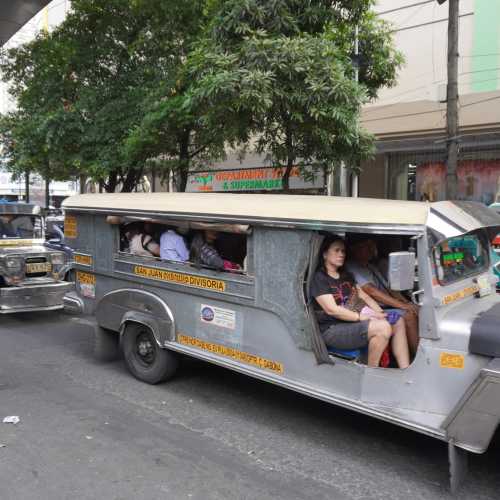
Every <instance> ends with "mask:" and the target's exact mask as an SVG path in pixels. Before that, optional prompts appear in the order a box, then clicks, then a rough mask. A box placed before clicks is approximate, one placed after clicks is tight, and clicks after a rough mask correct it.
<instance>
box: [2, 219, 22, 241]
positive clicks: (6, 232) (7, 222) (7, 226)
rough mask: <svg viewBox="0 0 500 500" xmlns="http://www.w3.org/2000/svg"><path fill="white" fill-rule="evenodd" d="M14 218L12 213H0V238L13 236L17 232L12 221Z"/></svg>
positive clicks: (16, 234) (16, 235)
mask: <svg viewBox="0 0 500 500" xmlns="http://www.w3.org/2000/svg"><path fill="white" fill-rule="evenodd" d="M13 220H14V215H12V214H8V215H0V236H1V237H2V238H15V237H18V236H19V234H18V232H17V231H16V228H15V227H14V226H13V224H12V221H13Z"/></svg>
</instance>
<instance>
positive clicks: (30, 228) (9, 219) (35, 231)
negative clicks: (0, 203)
mask: <svg viewBox="0 0 500 500" xmlns="http://www.w3.org/2000/svg"><path fill="white" fill-rule="evenodd" d="M41 237H42V219H41V217H38V216H36V215H14V214H5V215H0V238H2V239H5V238H9V239H10V238H20V239H23V238H41Z"/></svg>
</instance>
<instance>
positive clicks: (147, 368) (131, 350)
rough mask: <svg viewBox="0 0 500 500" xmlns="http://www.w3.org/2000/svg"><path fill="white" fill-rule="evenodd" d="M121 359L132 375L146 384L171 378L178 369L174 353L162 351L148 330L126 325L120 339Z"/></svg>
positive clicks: (143, 326) (177, 360)
mask: <svg viewBox="0 0 500 500" xmlns="http://www.w3.org/2000/svg"><path fill="white" fill-rule="evenodd" d="M122 348H123V357H124V358H125V364H126V365H127V368H128V369H129V370H130V373H132V375H133V376H134V377H135V378H137V379H139V380H142V381H143V382H146V383H148V384H159V383H160V382H164V381H165V380H168V379H169V378H172V377H173V376H174V374H175V372H176V371H177V368H178V367H179V359H178V357H177V355H176V354H175V353H173V352H172V351H168V350H167V349H162V348H161V347H160V346H159V345H158V343H157V342H156V339H155V337H154V335H153V332H152V331H151V329H150V328H148V327H147V326H145V325H141V324H139V323H128V324H127V326H126V327H125V331H124V332H123V338H122Z"/></svg>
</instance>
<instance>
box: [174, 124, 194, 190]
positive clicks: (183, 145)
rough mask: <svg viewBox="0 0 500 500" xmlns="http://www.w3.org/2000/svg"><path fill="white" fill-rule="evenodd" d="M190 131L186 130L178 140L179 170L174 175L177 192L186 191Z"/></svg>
mask: <svg viewBox="0 0 500 500" xmlns="http://www.w3.org/2000/svg"><path fill="white" fill-rule="evenodd" d="M190 136H191V131H190V130H186V131H185V132H184V133H183V134H182V136H181V137H180V139H179V168H178V169H177V175H176V183H175V184H176V187H177V191H181V192H184V191H186V186H187V181H188V174H189V163H190V158H189V140H190Z"/></svg>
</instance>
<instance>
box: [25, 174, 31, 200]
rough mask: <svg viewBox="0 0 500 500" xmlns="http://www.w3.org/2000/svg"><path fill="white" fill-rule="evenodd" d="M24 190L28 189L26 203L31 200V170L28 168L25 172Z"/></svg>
mask: <svg viewBox="0 0 500 500" xmlns="http://www.w3.org/2000/svg"><path fill="white" fill-rule="evenodd" d="M24 190H25V191H26V193H25V197H24V198H25V201H26V203H29V202H30V171H29V170H26V172H25V174H24Z"/></svg>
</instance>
